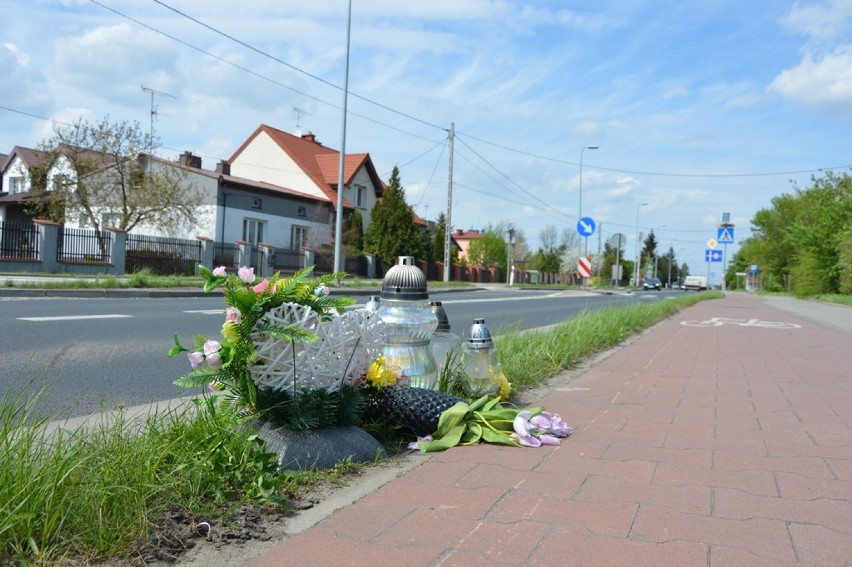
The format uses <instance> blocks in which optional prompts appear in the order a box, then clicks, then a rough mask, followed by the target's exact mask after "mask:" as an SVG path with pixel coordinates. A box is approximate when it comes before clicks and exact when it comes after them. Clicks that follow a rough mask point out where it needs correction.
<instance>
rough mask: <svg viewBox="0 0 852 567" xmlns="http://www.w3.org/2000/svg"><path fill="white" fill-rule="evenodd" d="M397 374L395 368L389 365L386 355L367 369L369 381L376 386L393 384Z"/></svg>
mask: <svg viewBox="0 0 852 567" xmlns="http://www.w3.org/2000/svg"><path fill="white" fill-rule="evenodd" d="M396 379H397V376H396V373H395V372H394V371H393V368H391V367H389V366H388V365H387V360H386V359H385V357H384V356H380V357H379V358H377V359H376V360H374V361H373V363H372V364H370V368H368V369H367V382H369V384H370V385H371V386H373V387H374V388H382V387H384V386H391V385H393V384H394V383H395V382H396Z"/></svg>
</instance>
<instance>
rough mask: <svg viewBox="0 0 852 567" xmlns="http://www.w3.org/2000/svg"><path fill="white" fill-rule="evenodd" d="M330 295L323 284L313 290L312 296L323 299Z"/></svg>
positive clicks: (329, 291)
mask: <svg viewBox="0 0 852 567" xmlns="http://www.w3.org/2000/svg"><path fill="white" fill-rule="evenodd" d="M330 294H331V290H330V289H328V286H327V285H325V284H320V285H319V286H317V288H316V289H315V290H314V295H316V296H317V297H325V296H327V295H330Z"/></svg>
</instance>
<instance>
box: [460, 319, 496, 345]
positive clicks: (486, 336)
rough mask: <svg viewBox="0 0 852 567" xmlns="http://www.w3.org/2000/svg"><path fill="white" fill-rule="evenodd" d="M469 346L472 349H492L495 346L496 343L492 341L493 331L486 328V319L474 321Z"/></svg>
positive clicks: (468, 340)
mask: <svg viewBox="0 0 852 567" xmlns="http://www.w3.org/2000/svg"><path fill="white" fill-rule="evenodd" d="M467 344H468V346H469V347H470V348H491V347H493V346H494V341H493V340H491V331H489V330H488V327H486V326H485V319H474V320H473V325H471V326H470V337H468V339H467Z"/></svg>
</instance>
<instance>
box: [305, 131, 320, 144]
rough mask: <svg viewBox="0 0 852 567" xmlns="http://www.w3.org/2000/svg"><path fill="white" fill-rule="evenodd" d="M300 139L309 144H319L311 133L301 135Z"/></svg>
mask: <svg viewBox="0 0 852 567" xmlns="http://www.w3.org/2000/svg"><path fill="white" fill-rule="evenodd" d="M302 139H303V140H307V141H309V142H314V143H315V144H319V142H317V137H316V136H315V135H314V133H313V132H308V133H307V134H302Z"/></svg>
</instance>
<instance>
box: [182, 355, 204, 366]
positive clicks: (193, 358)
mask: <svg viewBox="0 0 852 567" xmlns="http://www.w3.org/2000/svg"><path fill="white" fill-rule="evenodd" d="M186 357H187V358H188V359H189V364H190V365H191V366H192V369H193V370H195V369H197V368H198V367H199V366H201V364H202V363H203V362H204V353H203V352H188V353H186Z"/></svg>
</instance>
